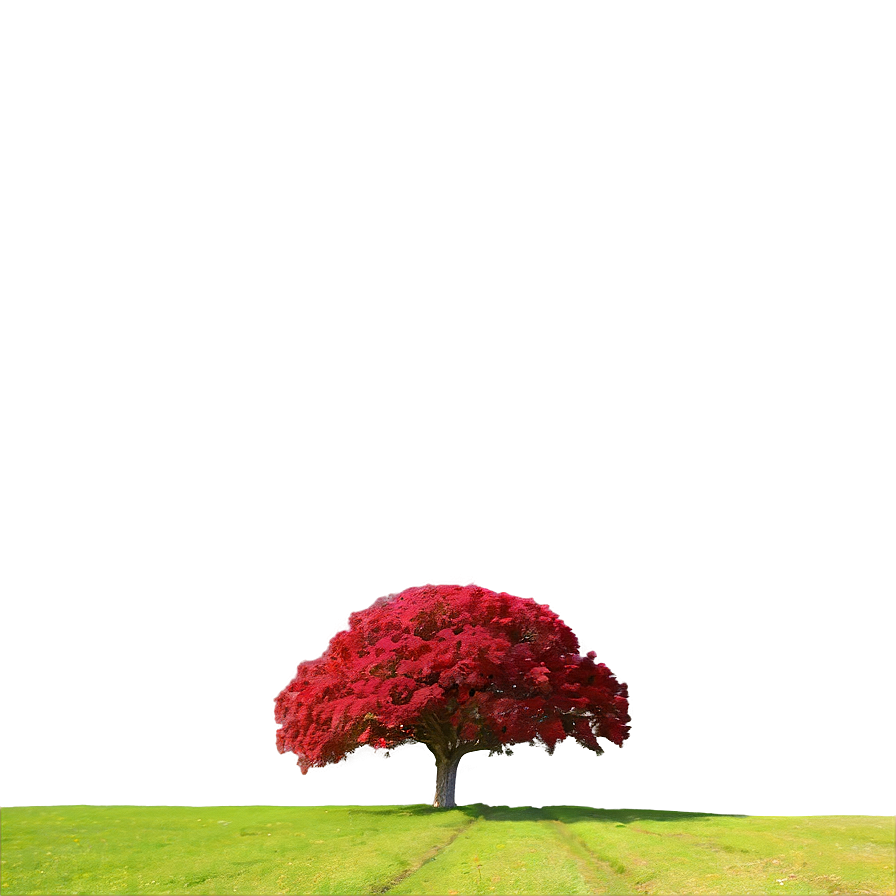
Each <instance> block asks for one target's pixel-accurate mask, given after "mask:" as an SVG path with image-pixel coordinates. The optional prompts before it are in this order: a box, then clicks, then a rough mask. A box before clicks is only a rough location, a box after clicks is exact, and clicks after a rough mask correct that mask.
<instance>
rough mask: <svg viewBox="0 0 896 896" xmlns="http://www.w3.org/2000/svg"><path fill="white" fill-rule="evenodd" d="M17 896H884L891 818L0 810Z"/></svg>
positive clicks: (396, 810) (890, 884)
mask: <svg viewBox="0 0 896 896" xmlns="http://www.w3.org/2000/svg"><path fill="white" fill-rule="evenodd" d="M0 835H2V866H0V868H2V871H0V889H2V896H12V894H19V893H41V894H51V893H82V894H83V893H189V894H192V893H197V894H198V893H221V894H225V893H227V894H229V893H249V894H253V893H255V894H257V893H336V894H339V893H359V894H360V893H395V894H401V893H409V894H429V893H433V894H453V893H457V894H472V893H485V894H496V896H497V894H509V893H531V894H539V893H541V894H550V893H570V894H573V893H645V894H667V893H668V894H671V893H681V894H700V893H707V894H715V893H742V894H758V893H776V894H794V893H824V894H828V893H872V894H882V893H891V894H892V893H894V849H896V826H894V819H893V818H889V817H870V816H808V817H758V816H736V815H701V814H693V813H685V812H654V811H646V810H645V811H641V810H635V809H621V810H614V811H609V810H601V809H588V808H583V807H576V806H553V807H546V808H544V809H529V808H521V809H508V808H506V807H489V806H483V805H475V806H465V807H462V808H459V809H454V810H450V811H441V810H435V809H431V808H429V807H425V806H321V807H302V808H290V807H285V806H229V807H211V808H209V807H204V808H198V809H197V808H189V807H184V806H53V807H39V808H38V807H35V808H13V809H3V810H2V812H0Z"/></svg>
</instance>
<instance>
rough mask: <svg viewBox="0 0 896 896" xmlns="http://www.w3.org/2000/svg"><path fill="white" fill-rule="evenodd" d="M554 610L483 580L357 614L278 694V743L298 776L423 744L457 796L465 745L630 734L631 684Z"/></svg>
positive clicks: (444, 792)
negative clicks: (583, 646)
mask: <svg viewBox="0 0 896 896" xmlns="http://www.w3.org/2000/svg"><path fill="white" fill-rule="evenodd" d="M578 648H579V644H578V639H577V638H576V636H575V635H574V634H573V633H572V631H571V630H570V629H569V628H568V626H566V625H565V624H564V623H563V622H562V621H561V620H560V618H559V617H558V616H557V614H556V613H554V612H553V611H551V610H550V609H549V608H548V607H546V606H544V605H542V604H537V603H535V601H533V600H531V599H528V598H519V597H514V596H513V595H511V594H505V593H500V594H497V593H495V592H494V591H488V590H487V589H485V588H480V587H478V586H476V585H467V586H466V587H462V586H460V585H424V586H423V587H421V588H408V589H407V590H406V591H402V592H401V593H400V594H390V595H388V597H381V598H379V600H377V601H375V602H374V604H373V605H372V606H370V607H368V608H367V609H366V610H362V611H360V612H358V613H352V615H351V616H350V617H349V629H348V631H343V632H339V633H338V634H337V635H335V636H334V637H333V639H332V640H331V641H330V645H329V647H328V648H327V650H326V652H325V653H324V655H323V656H321V657H320V658H319V659H316V660H310V661H308V662H304V663H302V664H301V665H300V666H299V667H298V669H297V670H296V675H295V678H293V680H292V681H291V682H290V683H289V684H288V685H287V686H286V687H285V688H284V689H283V691H281V692H280V694H279V695H278V696H277V698H276V701H275V718H276V721H277V722H278V724H279V725H280V726H281V727H280V728H279V729H278V730H277V749H278V750H279V751H280V752H281V753H286V752H289V751H291V752H293V753H295V754H296V755H297V756H298V764H299V766H300V767H301V769H302V774H305V773H307V771H308V769H310V768H315V767H321V766H324V765H328V764H329V763H331V762H339V761H340V760H342V759H344V758H345V757H346V756H347V755H348V754H349V753H351V752H352V751H353V750H355V749H357V748H358V747H359V746H362V745H363V744H368V745H370V746H372V747H374V748H375V749H381V748H385V749H392V748H393V747H397V746H400V745H401V744H406V743H412V742H419V743H424V744H426V746H427V747H428V748H429V749H430V751H431V752H432V753H433V755H434V756H435V759H436V796H435V799H434V801H433V805H436V806H445V807H450V806H453V805H454V804H455V803H454V782H455V777H456V774H457V764H458V762H459V761H460V759H461V757H462V756H464V755H465V754H466V753H471V752H473V751H476V750H488V751H489V753H490V754H492V753H502V752H504V751H505V750H506V748H507V747H509V746H510V745H511V744H516V743H521V742H530V743H535V742H538V743H541V744H543V745H544V746H545V747H546V749H547V751H548V753H553V751H554V747H555V746H556V745H557V743H558V742H559V741H561V740H563V739H564V738H566V737H572V738H575V740H577V741H578V742H579V743H580V744H581V745H582V746H583V747H586V748H587V749H589V750H593V751H594V752H595V753H597V754H598V755H600V754H601V753H602V752H603V750H602V749H601V746H600V744H599V743H598V740H597V739H598V738H599V737H601V738H606V739H607V740H609V741H611V742H612V743H614V744H616V745H617V746H620V747H621V746H622V742H623V741H624V740H625V739H626V738H627V737H628V733H629V725H628V724H627V723H628V722H629V721H630V718H629V715H628V699H627V698H628V689H627V687H626V685H625V684H622V683H620V682H617V681H616V678H615V676H614V675H613V673H612V672H610V670H609V669H608V668H607V667H606V666H605V665H604V664H603V663H595V662H594V658H595V654H594V653H593V652H591V653H589V654H587V655H586V656H579V654H578Z"/></svg>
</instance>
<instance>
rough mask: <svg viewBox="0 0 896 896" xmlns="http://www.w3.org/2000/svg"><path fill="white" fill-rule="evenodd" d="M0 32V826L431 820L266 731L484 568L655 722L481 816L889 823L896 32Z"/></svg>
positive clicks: (788, 7)
mask: <svg viewBox="0 0 896 896" xmlns="http://www.w3.org/2000/svg"><path fill="white" fill-rule="evenodd" d="M0 15H2V51H3V62H2V65H3V96H2V100H3V112H2V114H3V122H2V124H3V137H2V150H3V153H2V165H3V198H2V214H3V220H2V225H3V227H2V251H3V258H2V289H3V321H2V323H3V371H2V372H3V410H2V413H3V420H2V423H3V520H2V522H3V592H2V597H3V605H2V613H3V616H2V622H3V667H2V671H3V710H2V711H3V732H2V745H3V763H2V776H3V782H2V783H3V800H4V802H5V803H6V804H17V803H42V802H51V803H52V802H184V803H189V802H213V803H214V802H218V803H245V802H249V803H251V802H258V803H264V802H299V803H301V802H305V803H320V802H327V801H337V802H338V801H350V802H359V801H370V802H375V801H386V802H401V801H422V800H425V799H426V798H427V797H428V794H429V789H430V788H431V773H432V772H431V766H430V765H428V762H427V760H428V757H427V754H426V753H425V751H423V750H422V748H418V747H415V746H409V747H403V748H401V749H399V750H398V751H396V753H395V755H394V756H392V757H391V758H390V759H389V761H388V762H385V761H384V760H383V758H382V757H381V756H378V755H374V754H371V755H369V756H368V755H363V754H357V755H356V757H353V759H352V761H350V762H349V763H347V764H346V765H344V766H341V767H339V768H334V769H332V770H326V771H322V772H319V773H314V774H312V775H309V776H307V777H301V776H300V775H299V774H298V773H297V771H296V768H295V765H294V763H293V762H292V761H291V760H290V759H289V758H288V757H283V756H280V755H279V754H277V753H276V749H275V744H274V736H273V735H274V730H275V725H274V720H273V713H272V707H273V699H274V696H275V695H276V693H277V692H278V690H279V689H280V688H282V687H283V686H284V685H285V684H286V683H287V682H288V681H289V678H290V676H291V674H292V672H293V670H294V668H295V666H296V664H297V663H298V662H300V661H301V660H304V659H308V658H310V657H313V656H315V655H318V654H319V653H320V652H321V651H323V650H324V649H325V648H326V645H327V642H328V639H329V637H330V636H331V635H332V634H333V633H334V632H335V631H337V630H338V629H339V628H340V627H341V626H342V625H343V624H344V623H345V620H346V618H347V615H348V614H349V613H350V612H351V611H354V610H356V609H360V608H362V607H364V606H366V605H368V604H369V603H370V601H372V600H373V599H374V598H375V597H376V596H377V595H380V594H383V593H387V592H390V591H394V590H397V589H399V588H402V587H406V586H408V585H412V584H416V583H419V582H424V581H462V582H467V581H471V580H475V581H478V582H479V583H481V584H483V585H485V586H487V587H491V588H497V589H504V590H510V591H514V592H515V593H519V594H523V595H525V596H533V597H537V598H538V599H539V600H542V601H546V602H548V603H549V604H550V605H551V606H552V607H553V608H554V609H556V610H557V611H558V612H560V613H561V615H563V616H564V618H566V619H567V620H568V621H569V622H570V623H571V624H572V625H573V626H574V628H575V629H576V630H577V631H578V632H579V634H580V635H581V638H582V643H583V648H597V649H599V650H600V651H601V652H602V654H603V655H604V656H605V657H606V659H607V660H608V662H610V663H611V665H612V666H613V667H614V669H616V670H617V672H618V673H619V674H620V676H621V677H623V678H625V679H627V680H628V681H629V682H630V684H631V689H632V707H633V719H634V733H633V735H632V738H631V740H630V742H629V744H627V746H626V747H625V749H624V750H622V751H616V750H608V753H607V755H606V756H604V757H603V758H601V759H597V758H595V757H593V756H591V755H590V754H587V753H585V752H584V751H582V750H579V749H577V748H574V747H572V746H569V747H568V748H566V747H565V748H564V749H561V750H558V753H557V755H555V756H554V757H542V756H541V754H535V753H531V752H530V751H528V750H525V749H524V750H522V751H520V754H519V755H518V756H517V757H515V758H514V759H513V760H509V761H507V760H498V759H492V758H489V757H486V756H479V755H476V756H473V757H470V758H469V759H467V760H465V765H464V768H463V770H462V778H461V792H460V798H461V800H468V801H469V800H474V799H476V800H495V801H503V802H508V801H509V802H545V801H547V802H592V803H598V804H602V805H612V804H627V805H642V806H643V805H648V806H662V805H671V806H700V807H705V808H743V809H748V810H751V811H765V812H814V811H823V812H851V811H855V812H878V811H880V812H884V811H892V810H893V750H894V738H893V722H894V717H893V705H894V700H893V698H894V693H893V692H894V686H893V674H894V634H893V622H894V610H893V606H894V604H893V591H894V580H893V554H894V551H893V541H894V525H893V518H894V517H893V486H894V482H893V291H894V275H893V270H894V257H893V256H894V253H893V237H894V233H893V213H894V203H893V186H894V162H893V159H894V112H893V109H894V89H893V84H894V81H896V78H894V52H893V40H892V34H893V25H894V21H893V20H894V7H893V4H892V3H889V2H855V3H814V2H801V3H796V2H794V3H775V2H772V3H761V4H760V3H677V2H669V3H666V2H663V3H650V2H644V3H640V2H639V3H612V2H607V3H588V2H574V3H566V2H551V3H538V2H524V3H515V2H494V3H488V2H482V3H466V2H456V3H426V2H419V3H377V2H364V3H350V2H347V3H286V2H284V3H237V2H233V3H223V4H219V3H214V2H210V3H201V4H190V3H158V2H151V3H139V2H137V3H114V2H113V3H81V2H65V3H54V2H41V3H36V2H34V3H29V2H16V0H7V2H5V3H4V4H3V6H2V10H0Z"/></svg>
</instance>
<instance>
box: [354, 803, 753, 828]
mask: <svg viewBox="0 0 896 896" xmlns="http://www.w3.org/2000/svg"><path fill="white" fill-rule="evenodd" d="M346 808H348V809H349V810H350V811H351V813H352V814H358V815H385V814H392V815H404V816H412V817H428V816H437V815H442V814H444V813H445V812H461V813H463V814H464V815H466V816H468V817H471V818H485V819H488V820H489V821H562V822H564V823H565V824H572V823H575V822H580V821H602V822H613V823H615V824H629V823H630V822H633V821H647V820H649V821H685V820H687V819H692V818H748V817H749V816H747V815H734V814H722V813H715V812H671V811H663V810H659V809H594V808H592V807H590V806H544V807H543V808H541V809H536V808H534V807H533V806H488V805H486V804H485V803H472V804H470V805H467V806H457V807H456V808H454V809H435V808H433V807H432V806H427V805H410V806H350V807H346Z"/></svg>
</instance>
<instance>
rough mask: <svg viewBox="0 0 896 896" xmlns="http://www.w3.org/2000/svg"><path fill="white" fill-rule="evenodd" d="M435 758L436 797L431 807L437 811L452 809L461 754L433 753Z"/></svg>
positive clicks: (454, 804)
mask: <svg viewBox="0 0 896 896" xmlns="http://www.w3.org/2000/svg"><path fill="white" fill-rule="evenodd" d="M434 755H435V757H436V795H435V798H434V799H433V801H432V804H433V806H435V807H437V808H439V809H453V808H454V807H455V806H456V805H457V803H455V802H454V782H455V781H456V780H457V766H458V763H459V762H460V760H461V756H463V753H459V752H455V753H451V754H448V755H447V756H446V755H445V754H442V755H441V756H440V755H439V754H438V753H434Z"/></svg>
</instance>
